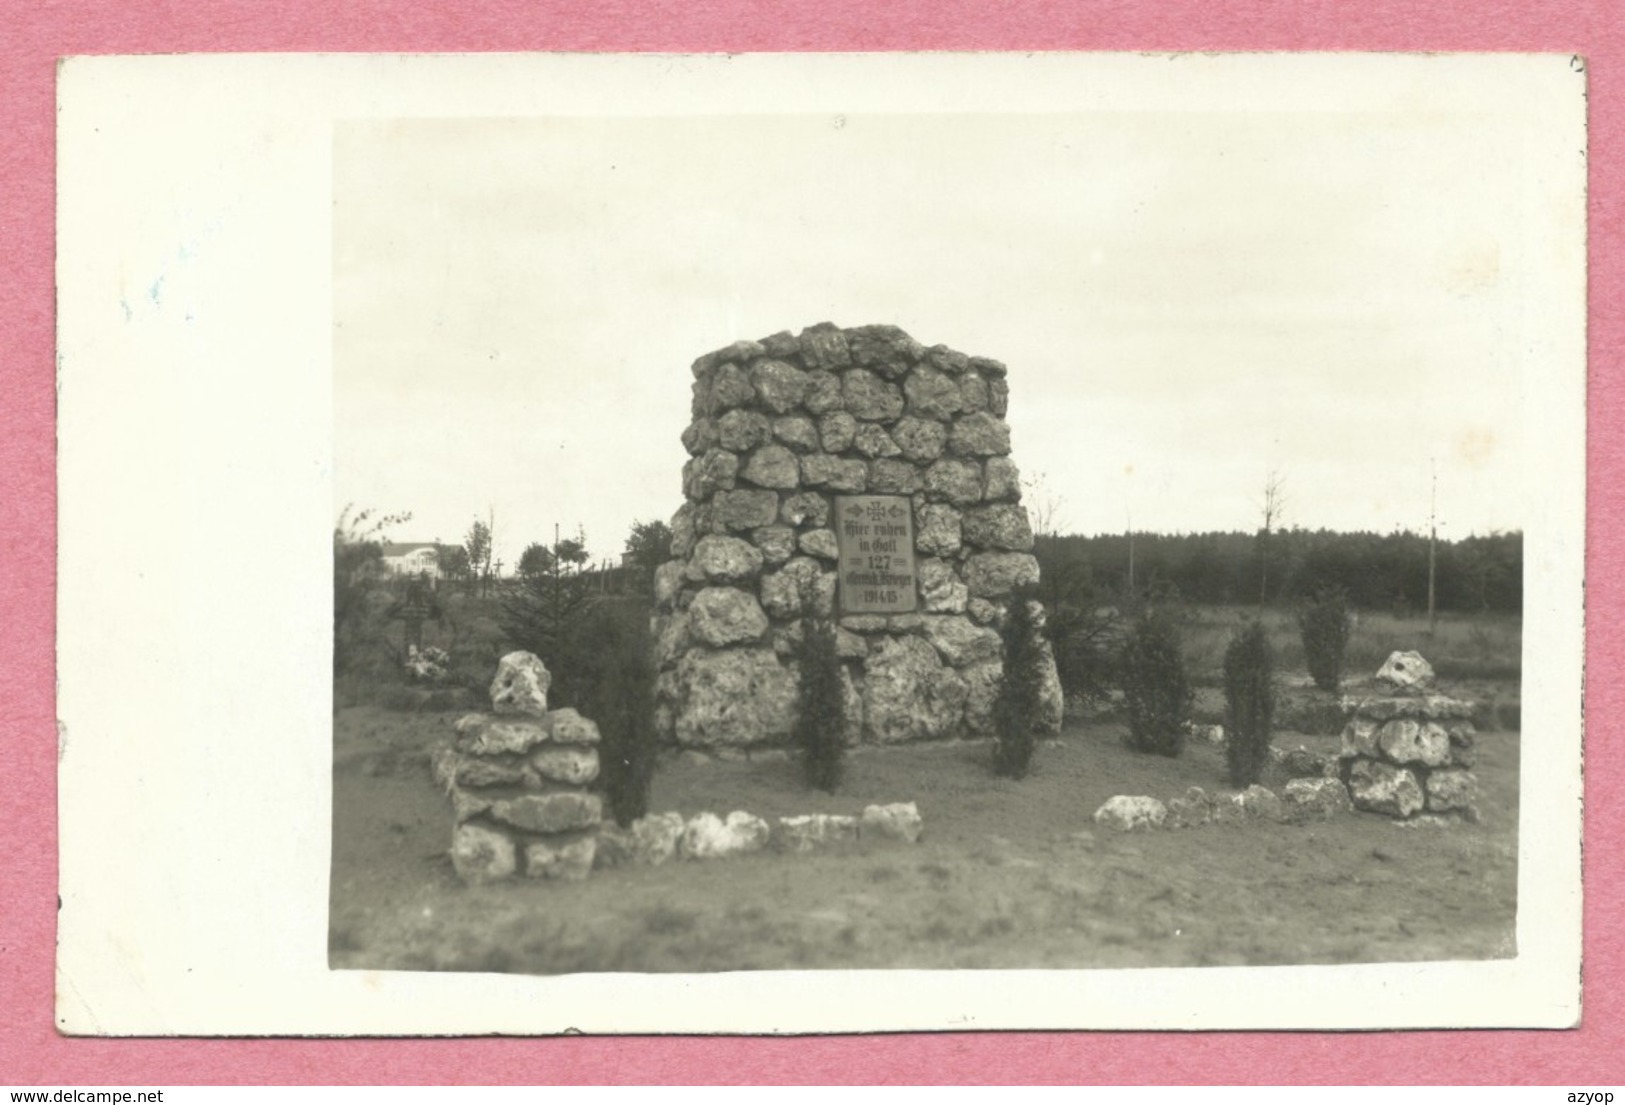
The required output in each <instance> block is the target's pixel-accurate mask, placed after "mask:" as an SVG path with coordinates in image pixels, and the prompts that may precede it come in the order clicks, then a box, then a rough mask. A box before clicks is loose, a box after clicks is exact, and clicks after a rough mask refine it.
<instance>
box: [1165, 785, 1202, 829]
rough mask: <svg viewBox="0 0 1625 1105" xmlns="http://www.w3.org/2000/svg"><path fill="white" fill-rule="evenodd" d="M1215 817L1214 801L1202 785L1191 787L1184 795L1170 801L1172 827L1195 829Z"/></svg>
mask: <svg viewBox="0 0 1625 1105" xmlns="http://www.w3.org/2000/svg"><path fill="white" fill-rule="evenodd" d="M1212 819H1213V803H1212V801H1211V800H1210V799H1209V798H1208V796H1207V791H1205V790H1203V789H1202V788H1201V787H1189V788H1187V789H1186V791H1185V794H1184V796H1183V797H1180V798H1174V799H1171V800H1170V801H1169V802H1168V818H1167V826H1168V828H1170V829H1195V828H1199V827H1201V826H1203V825H1206V824H1207V823H1208V822H1209V821H1211V820H1212Z"/></svg>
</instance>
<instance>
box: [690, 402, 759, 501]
mask: <svg viewBox="0 0 1625 1105" xmlns="http://www.w3.org/2000/svg"><path fill="white" fill-rule="evenodd" d="M716 432H717V445H718V446H719V447H720V448H721V449H722V450H723V452H724V455H726V456H733V458H734V463H733V473H730V475H729V476H728V482H727V483H726V484H719V485H718V486H727V487H732V486H733V483H732V479H733V475H734V474H736V473H737V472H738V468H739V458H738V456H737V454H740V453H748V452H750V451H751V450H752V449H754V448H756V447H757V446H758V445H765V444H766V443H767V442H768V441H770V440H772V437H773V423H771V422H769V421H768V420H767V417H766V416H765V415H762V414H758V413H757V412H756V411H737V410H736V411H729V412H728V413H727V414H725V415H723V416H722V417H721V418H719V419H717V420H716ZM701 455H702V456H703V455H704V454H701Z"/></svg>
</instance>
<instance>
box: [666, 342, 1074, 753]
mask: <svg viewBox="0 0 1625 1105" xmlns="http://www.w3.org/2000/svg"><path fill="white" fill-rule="evenodd" d="M693 373H694V386H693V395H694V398H693V407H692V416H693V418H692V421H691V423H690V424H689V426H688V428H687V429H686V430H685V431H684V432H683V445H684V447H685V448H686V449H687V450H688V453H689V454H690V460H689V461H688V463H687V464H686V465H685V466H684V469H683V495H684V499H685V500H686V501H685V502H684V504H683V506H682V507H681V509H679V510H678V511H677V514H676V516H675V517H674V518H673V519H672V545H671V560H670V561H668V562H667V563H666V564H664V565H662V566H661V568H660V569H659V570H658V571H657V573H656V576H655V600H656V615H655V626H654V628H655V635H656V651H657V657H658V662H659V666H660V675H659V680H658V684H657V688H656V722H657V725H658V726H659V727H660V729H661V731H662V733H663V735H664V736H665V737H667V738H668V739H672V740H675V741H676V742H677V743H679V744H682V745H686V746H690V747H705V746H716V745H731V746H741V745H752V744H776V743H783V742H784V741H786V740H787V739H788V737H789V735H790V729H791V724H792V722H793V720H794V706H795V694H796V678H797V676H796V672H795V651H796V645H797V643H798V642H799V640H800V639H801V634H802V618H803V617H804V616H806V615H808V614H814V615H819V616H825V617H831V618H834V619H836V621H837V626H838V628H837V648H838V651H839V653H840V655H841V657H842V660H843V674H842V680H843V686H844V689H845V695H846V711H847V719H848V722H849V729H850V731H851V733H852V734H853V735H854V739H858V740H862V741H868V742H876V743H891V742H898V741H911V740H924V739H943V738H952V737H964V736H985V735H989V734H991V732H992V703H993V695H994V692H995V690H996V687H997V680H998V676H999V673H1000V671H1001V666H1000V641H999V636H998V632H997V624H998V622H999V620H1000V618H1001V617H1002V616H1003V611H1004V606H1005V604H1006V603H1007V601H1008V600H1009V597H1010V595H1011V592H1012V590H1013V589H1014V588H1017V587H1019V586H1021V585H1023V584H1027V583H1036V582H1037V580H1038V561H1037V559H1036V558H1035V557H1034V556H1033V553H1032V549H1033V533H1032V528H1031V525H1030V523H1029V521H1028V518H1027V512H1026V510H1025V509H1024V508H1023V507H1022V506H1021V484H1020V479H1019V476H1018V473H1017V470H1016V466H1015V464H1014V463H1013V462H1012V461H1011V459H1010V428H1009V426H1008V425H1007V424H1006V423H1005V421H1004V415H1005V411H1006V408H1007V406H1008V403H1009V386H1008V384H1007V382H1006V371H1005V366H1004V365H1002V364H1000V363H999V362H998V361H994V360H989V359H987V358H985V357H969V356H966V355H965V354H963V353H957V352H955V351H954V350H952V349H949V348H947V347H946V346H941V345H938V346H933V347H931V348H927V347H925V346H924V345H921V344H920V343H919V342H917V341H915V340H914V339H913V338H911V337H910V336H909V335H908V334H906V333H904V332H903V331H902V330H900V329H898V328H897V327H895V326H860V327H855V328H852V329H844V330H843V329H840V328H838V327H836V326H834V325H832V324H830V323H822V324H820V325H817V326H812V327H809V328H808V329H806V330H803V331H802V332H801V333H800V334H799V335H794V334H791V333H789V332H784V333H779V334H774V335H772V336H770V337H766V338H763V339H762V340H761V341H759V342H756V341H743V342H735V343H734V344H733V345H730V346H728V347H727V348H725V349H720V350H717V351H716V352H714V353H709V354H707V355H705V356H703V357H701V358H700V359H699V360H697V361H695V362H694V366H693ZM1048 669H1049V670H1048V672H1047V676H1046V680H1045V684H1046V695H1045V718H1044V722H1045V725H1046V726H1047V728H1048V729H1049V730H1050V731H1054V730H1057V729H1059V727H1060V722H1061V707H1062V703H1061V691H1060V683H1059V680H1058V679H1057V678H1056V677H1055V672H1054V661H1053V657H1049V664H1048Z"/></svg>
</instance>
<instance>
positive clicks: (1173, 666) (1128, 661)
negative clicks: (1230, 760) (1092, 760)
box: [1122, 611, 1194, 756]
mask: <svg viewBox="0 0 1625 1105" xmlns="http://www.w3.org/2000/svg"><path fill="white" fill-rule="evenodd" d="M1122 677H1123V706H1124V709H1125V710H1126V712H1127V713H1128V737H1127V741H1128V745H1129V747H1130V748H1133V749H1134V750H1135V751H1137V752H1155V753H1156V754H1158V755H1160V756H1177V755H1179V754H1180V753H1181V752H1183V751H1184V750H1185V723H1186V722H1187V721H1189V720H1190V715H1191V702H1192V699H1193V698H1194V692H1193V691H1192V690H1191V684H1190V679H1189V678H1188V677H1187V676H1186V674H1185V657H1184V654H1183V652H1182V651H1181V647H1180V640H1179V627H1178V625H1176V624H1175V622H1174V620H1173V618H1171V617H1170V616H1169V615H1167V614H1166V613H1163V612H1160V611H1159V612H1152V613H1147V614H1144V615H1142V616H1141V617H1140V619H1139V620H1138V621H1137V622H1136V623H1135V625H1134V628H1133V629H1132V630H1131V631H1130V633H1129V635H1128V640H1127V641H1126V642H1124V645H1123V660H1122Z"/></svg>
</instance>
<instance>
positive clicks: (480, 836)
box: [451, 825, 519, 883]
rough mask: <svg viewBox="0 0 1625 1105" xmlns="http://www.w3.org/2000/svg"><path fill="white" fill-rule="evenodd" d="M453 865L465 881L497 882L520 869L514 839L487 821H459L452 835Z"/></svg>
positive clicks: (459, 876)
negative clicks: (478, 823)
mask: <svg viewBox="0 0 1625 1105" xmlns="http://www.w3.org/2000/svg"><path fill="white" fill-rule="evenodd" d="M451 865H452V866H453V867H454V868H456V870H457V876H458V878H460V879H462V880H463V881H464V882H471V883H481V882H495V881H497V880H498V879H506V878H509V877H511V876H512V875H513V873H514V871H516V870H517V869H518V866H519V857H518V855H517V853H516V852H515V850H514V846H513V841H511V840H509V839H508V837H507V836H506V835H504V834H503V833H499V832H497V831H496V830H495V829H488V828H486V827H485V826H484V825H459V826H457V831H456V832H455V833H454V834H453V835H452V839H451Z"/></svg>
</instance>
